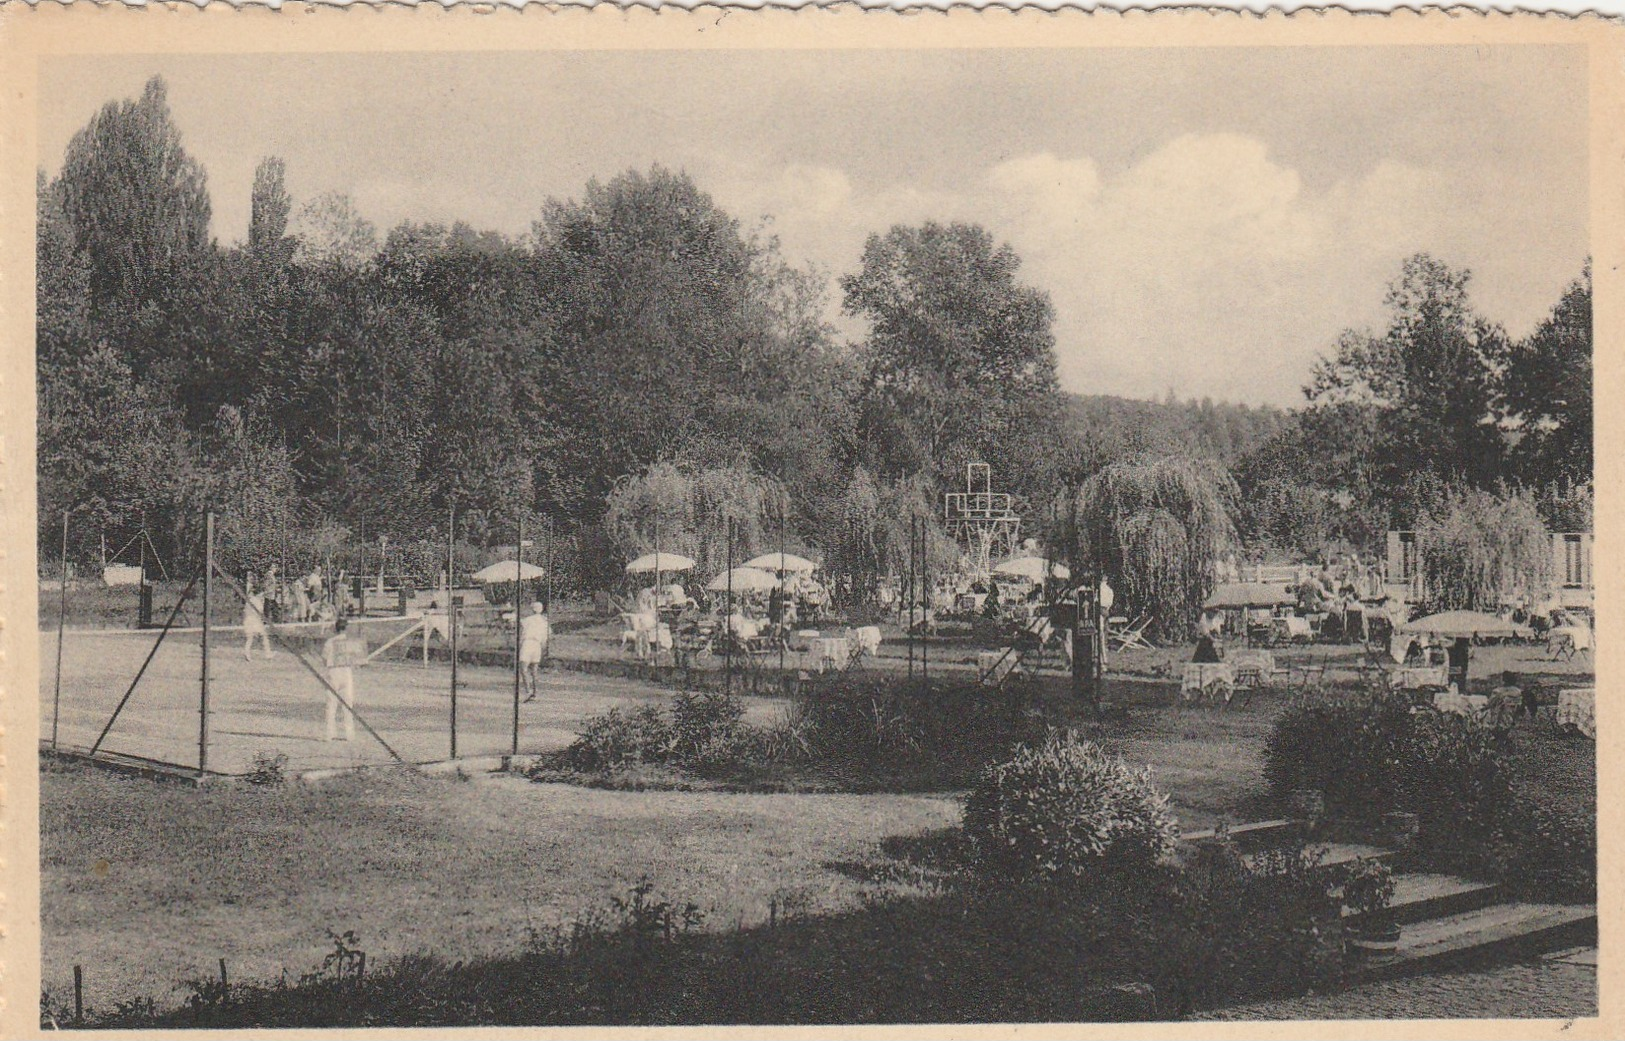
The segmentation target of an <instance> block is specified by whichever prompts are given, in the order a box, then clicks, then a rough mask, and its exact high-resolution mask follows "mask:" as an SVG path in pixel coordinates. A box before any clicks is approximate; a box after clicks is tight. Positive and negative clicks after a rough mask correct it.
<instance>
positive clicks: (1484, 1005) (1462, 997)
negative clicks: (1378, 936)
mask: <svg viewBox="0 0 1625 1041" xmlns="http://www.w3.org/2000/svg"><path fill="white" fill-rule="evenodd" d="M1596 961H1597V951H1596V949H1595V948H1581V949H1577V950H1569V951H1560V952H1557V953H1555V954H1550V955H1547V956H1545V957H1543V958H1538V959H1534V960H1532V961H1525V962H1519V963H1516V964H1512V965H1499V966H1495V967H1492V968H1487V969H1478V970H1473V971H1465V972H1448V973H1442V974H1440V975H1437V976H1413V977H1410V978H1407V979H1400V980H1388V981H1384V982H1382V983H1368V984H1364V985H1362V986H1358V987H1351V988H1349V989H1348V990H1344V991H1339V992H1338V993H1336V994H1314V995H1309V996H1306V997H1301V998H1284V999H1281V1000H1278V1001H1261V1002H1255V1003H1253V1004H1248V1005H1235V1006H1232V1007H1230V1008H1224V1009H1217V1010H1214V1011H1212V1012H1206V1013H1202V1014H1200V1015H1197V1016H1193V1017H1192V1018H1193V1019H1224V1020H1246V1019H1488V1018H1496V1019H1502V1018H1504V1019H1576V1018H1585V1017H1589V1016H1595V1015H1596V1014H1597V966H1596Z"/></svg>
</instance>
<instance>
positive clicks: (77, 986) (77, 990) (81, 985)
mask: <svg viewBox="0 0 1625 1041" xmlns="http://www.w3.org/2000/svg"><path fill="white" fill-rule="evenodd" d="M84 1022H85V967H84V966H83V965H75V966H74V967H73V1025H74V1026H83V1025H84Z"/></svg>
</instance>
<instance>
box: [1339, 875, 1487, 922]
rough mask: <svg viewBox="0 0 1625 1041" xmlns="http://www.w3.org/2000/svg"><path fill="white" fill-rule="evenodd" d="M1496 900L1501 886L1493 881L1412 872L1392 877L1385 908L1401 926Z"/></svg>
mask: <svg viewBox="0 0 1625 1041" xmlns="http://www.w3.org/2000/svg"><path fill="white" fill-rule="evenodd" d="M1500 899H1501V887H1500V886H1499V885H1497V884H1495V883H1494V882H1474V881H1472V880H1470V879H1465V878H1457V877H1456V876H1455V875H1435V874H1428V873H1426V872H1416V873H1413V874H1402V875H1401V874H1396V875H1395V876H1394V898H1393V902H1392V903H1391V904H1390V905H1389V907H1390V908H1391V909H1392V911H1393V912H1394V917H1395V918H1396V919H1398V920H1399V922H1400V923H1401V924H1410V923H1412V922H1425V921H1427V920H1428V919H1431V918H1445V917H1448V916H1450V915H1455V914H1461V913H1462V912H1464V911H1476V910H1478V909H1479V908H1482V907H1488V906H1490V905H1491V904H1494V903H1497V902H1499V901H1500ZM1343 914H1344V917H1348V916H1349V914H1350V912H1349V911H1347V910H1345V911H1344V912H1343Z"/></svg>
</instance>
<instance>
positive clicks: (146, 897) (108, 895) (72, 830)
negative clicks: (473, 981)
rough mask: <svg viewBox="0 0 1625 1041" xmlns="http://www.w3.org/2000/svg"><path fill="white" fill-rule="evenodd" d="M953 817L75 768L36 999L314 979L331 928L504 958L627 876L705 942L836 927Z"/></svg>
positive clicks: (823, 804) (54, 771)
mask: <svg viewBox="0 0 1625 1041" xmlns="http://www.w3.org/2000/svg"><path fill="white" fill-rule="evenodd" d="M958 812H959V811H958V804H957V803H956V802H955V801H953V800H950V799H942V798H925V797H914V796H903V795H896V796H889V795H881V796H876V795H870V796H855V795H840V794H835V795H748V794H746V795H730V794H718V793H707V792H695V793H679V792H659V793H652V792H651V793H638V792H605V791H597V790H590V789H583V788H573V787H566V786H561V785H536V784H532V783H530V782H527V781H521V780H517V779H512V778H502V779H495V780H481V781H475V782H460V781H458V780H455V779H451V778H436V777H424V776H418V775H412V774H406V773H394V772H381V773H376V774H367V775H359V776H355V777H351V778H347V779H344V780H340V781H335V782H331V783H329V784H327V785H323V786H321V787H317V788H308V787H304V786H299V785H290V786H287V787H283V788H264V789H255V788H248V787H245V786H241V785H236V784H227V785H221V786H219V787H216V788H205V789H203V790H193V789H190V788H186V787H182V786H178V785H165V784H155V783H153V782H149V781H145V780H139V779H130V778H123V777H119V776H116V775H112V774H108V773H105V772H101V771H98V770H88V769H84V768H81V767H56V768H48V769H47V770H46V771H45V772H44V774H43V775H42V777H41V806H40V813H41V822H42V823H41V832H42V834H41V846H42V848H41V881H42V885H43V892H44V896H43V899H42V914H43V932H44V937H45V940H44V950H43V952H42V961H43V964H42V968H43V972H44V979H45V982H46V986H47V987H48V988H51V989H53V990H56V991H57V992H59V993H60V992H62V991H63V989H64V988H67V987H70V986H71V980H72V968H73V965H74V964H82V965H83V966H84V967H85V976H86V984H85V985H86V990H87V996H86V1000H87V1001H88V1002H89V1003H91V1004H92V1005H97V1004H100V1005H103V1006H106V1005H109V1004H111V1003H112V1002H113V1001H115V1000H120V999H126V998H131V997H134V996H137V995H152V996H154V997H157V998H160V999H163V998H165V997H166V996H168V995H170V993H171V988H172V987H173V986H174V985H175V984H176V983H177V982H179V981H181V980H183V979H186V978H188V977H192V976H199V975H205V974H213V973H215V972H217V971H218V967H217V959H219V958H221V957H224V958H225V959H226V961H227V963H228V970H229V971H230V972H231V973H233V974H234V975H235V976H236V977H238V978H250V977H259V978H275V977H276V976H277V975H278V974H279V973H280V972H281V971H282V970H283V969H287V970H288V972H289V974H290V975H292V976H297V975H298V974H299V973H301V972H305V971H309V970H310V969H312V968H314V967H315V965H316V964H317V963H318V962H319V961H320V960H321V957H322V955H323V953H324V952H325V951H326V950H330V949H331V946H332V945H331V942H330V940H329V938H328V935H327V930H329V929H331V930H333V931H334V932H343V931H344V930H354V931H355V932H356V933H357V934H358V935H359V936H360V938H361V942H362V944H363V945H364V946H365V947H366V948H367V949H368V950H369V952H371V954H372V955H373V956H386V955H390V954H403V953H411V952H416V951H423V950H433V951H435V952H437V953H439V954H442V955H444V956H446V957H448V958H464V957H471V956H474V955H478V954H499V953H504V952H511V951H513V950H515V949H517V948H518V947H519V945H520V944H522V943H523V941H524V939H525V935H526V934H525V930H526V928H527V926H536V927H539V928H546V927H550V926H553V925H557V924H561V923H564V922H568V921H571V920H574V919H577V918H579V917H581V916H582V915H584V914H585V913H587V912H590V911H594V910H602V909H603V908H605V907H606V906H607V905H608V903H609V900H610V898H611V897H614V896H624V895H625V894H626V892H627V890H628V889H629V888H630V887H631V886H632V885H633V884H635V883H636V882H637V880H638V879H639V878H640V877H642V876H645V875H646V876H648V877H649V878H650V880H651V881H652V882H653V883H654V884H655V886H656V889H657V891H658V892H659V893H660V894H662V895H665V896H667V897H670V898H673V899H676V900H679V901H688V900H693V901H694V902H696V903H698V904H699V905H700V907H701V908H702V910H704V911H705V912H706V913H707V926H708V927H712V928H718V929H721V928H727V927H733V926H737V925H739V924H741V923H742V922H743V923H744V924H747V925H749V924H755V923H759V922H761V921H763V920H765V919H766V918H767V917H768V916H769V913H770V910H769V908H770V903H777V904H780V905H782V904H784V903H785V902H786V901H788V902H789V903H790V904H791V905H792V906H796V907H799V908H802V909H804V910H806V911H807V912H809V913H821V912H827V911H836V910H842V909H851V908H854V907H857V906H859V905H860V904H861V902H862V900H863V895H864V894H865V893H874V892H876V891H877V890H879V889H889V890H891V891H898V892H901V891H903V888H904V887H903V884H902V883H897V882H888V883H884V884H882V883H876V882H873V881H869V880H865V879H862V878H858V877H855V876H854V873H853V872H852V871H851V870H850V868H849V867H847V865H849V864H850V863H852V862H853V861H857V860H862V859H863V858H865V857H868V856H870V855H871V854H872V853H873V852H874V850H875V849H876V846H877V844H878V843H879V842H881V841H882V840H883V839H887V838H894V837H897V836H908V835H916V834H920V833H923V832H927V831H930V830H932V829H939V828H942V827H944V826H947V825H950V824H952V823H955V822H956V821H957V819H958Z"/></svg>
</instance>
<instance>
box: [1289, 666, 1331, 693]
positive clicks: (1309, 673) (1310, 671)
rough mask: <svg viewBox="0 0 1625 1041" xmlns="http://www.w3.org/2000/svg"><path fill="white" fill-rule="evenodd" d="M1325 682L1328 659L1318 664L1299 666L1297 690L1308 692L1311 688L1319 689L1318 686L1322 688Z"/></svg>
mask: <svg viewBox="0 0 1625 1041" xmlns="http://www.w3.org/2000/svg"><path fill="white" fill-rule="evenodd" d="M1325 681H1326V659H1325V658H1322V659H1320V661H1319V662H1318V663H1317V662H1305V663H1304V664H1302V665H1299V666H1298V682H1297V684H1296V688H1295V689H1297V690H1308V689H1309V688H1310V687H1318V686H1320V685H1321V684H1322V683H1324V682H1325Z"/></svg>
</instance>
